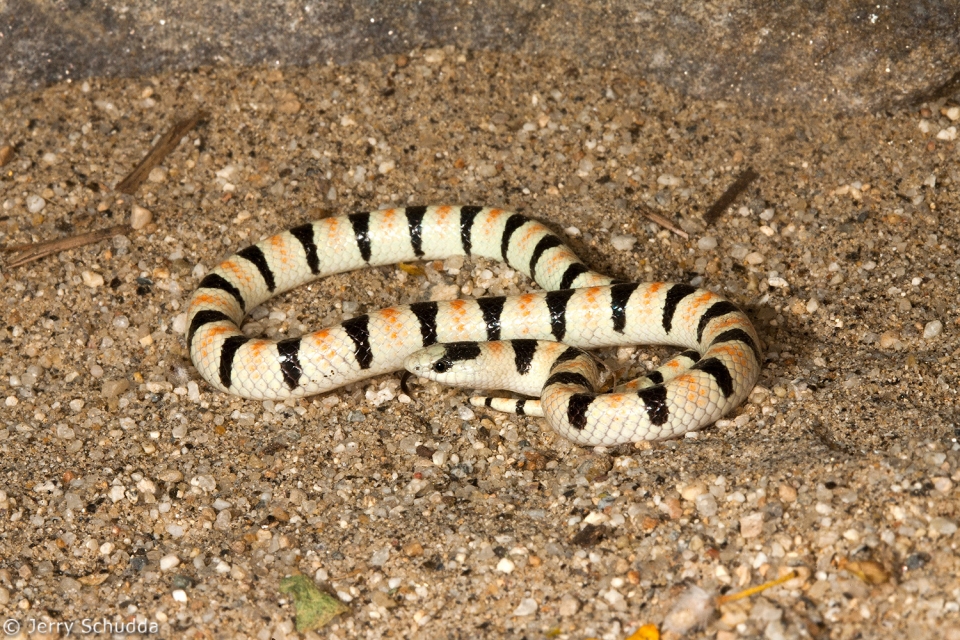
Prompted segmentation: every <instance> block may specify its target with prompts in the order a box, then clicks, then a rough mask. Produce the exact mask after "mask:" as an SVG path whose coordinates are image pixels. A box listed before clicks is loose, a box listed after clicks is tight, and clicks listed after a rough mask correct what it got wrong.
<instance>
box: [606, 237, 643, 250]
mask: <svg viewBox="0 0 960 640" xmlns="http://www.w3.org/2000/svg"><path fill="white" fill-rule="evenodd" d="M636 243H637V239H636V237H634V236H626V235H613V236H610V244H611V245H613V248H614V249H616V250H617V251H630V249H633V245H635V244H636Z"/></svg>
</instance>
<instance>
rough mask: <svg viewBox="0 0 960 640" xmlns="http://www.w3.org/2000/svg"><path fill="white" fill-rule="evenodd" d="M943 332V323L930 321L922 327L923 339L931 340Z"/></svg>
mask: <svg viewBox="0 0 960 640" xmlns="http://www.w3.org/2000/svg"><path fill="white" fill-rule="evenodd" d="M942 331H943V323H942V322H940V321H939V320H931V321H930V322H928V323H927V324H926V325H925V326H924V327H923V339H924V340H932V339H933V338H936V337H937V336H938V335H940V333H941V332H942Z"/></svg>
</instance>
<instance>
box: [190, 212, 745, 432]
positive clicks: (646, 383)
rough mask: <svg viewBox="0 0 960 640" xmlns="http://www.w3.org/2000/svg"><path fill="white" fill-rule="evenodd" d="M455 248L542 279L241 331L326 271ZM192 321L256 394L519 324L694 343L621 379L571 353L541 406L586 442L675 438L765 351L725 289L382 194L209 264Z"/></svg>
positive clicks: (739, 383)
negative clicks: (286, 327)
mask: <svg viewBox="0 0 960 640" xmlns="http://www.w3.org/2000/svg"><path fill="white" fill-rule="evenodd" d="M453 255H467V256H481V257H485V258H491V259H496V260H502V261H503V262H506V263H507V264H509V265H510V266H511V267H513V268H515V269H517V270H518V271H520V272H522V273H524V274H525V275H528V276H529V277H531V278H532V279H533V280H534V281H535V282H537V284H539V285H540V286H541V287H543V288H544V289H545V290H546V291H543V292H537V293H529V294H524V295H519V296H500V297H489V298H480V299H477V300H452V301H448V302H419V303H415V304H411V305H402V306H395V307H390V308H386V309H381V310H379V311H376V312H373V313H369V314H365V315H361V316H357V317H355V318H351V319H349V320H346V321H344V322H342V323H340V324H338V325H334V326H331V327H327V328H325V329H321V330H320V331H316V332H314V333H310V334H306V335H303V336H299V337H295V338H288V339H284V340H279V341H276V340H268V339H258V338H249V337H247V336H245V335H244V334H243V333H242V332H241V331H240V328H239V324H240V322H241V321H242V320H243V317H244V316H245V315H246V313H247V312H249V311H250V310H251V309H253V308H254V307H256V306H257V305H259V304H261V303H262V302H264V301H265V300H267V299H268V298H270V297H272V296H274V295H277V294H279V293H282V292H284V291H288V290H290V289H292V288H294V287H296V286H299V285H301V284H303V283H305V282H308V281H310V280H313V279H315V278H319V277H322V276H325V275H331V274H334V273H342V272H346V271H352V270H356V269H360V268H365V267H371V266H379V265H387V264H393V263H396V262H403V261H412V260H434V259H442V258H446V257H450V256H453ZM187 326H188V330H187V345H188V348H189V351H190V357H191V360H192V361H193V363H194V365H195V366H196V368H197V370H198V371H199V373H200V375H201V376H202V377H203V378H204V379H205V380H207V382H209V383H210V384H211V385H212V386H213V387H215V388H217V389H219V390H221V391H225V392H227V393H232V394H235V395H239V396H242V397H246V398H252V399H285V398H290V397H301V396H307V395H312V394H316V393H322V392H324V391H328V390H331V389H335V388H337V387H340V386H343V385H346V384H349V383H352V382H356V381H358V380H363V379H365V378H368V377H371V376H376V375H379V374H383V373H387V372H391V371H396V370H398V369H401V368H402V367H403V364H404V361H405V360H406V359H407V358H408V357H409V356H411V355H413V354H414V353H416V352H417V351H420V350H421V349H424V348H426V347H430V346H431V345H434V344H446V343H460V342H485V341H498V340H516V339H524V340H543V341H553V342H562V343H564V344H565V345H568V346H572V347H578V348H591V349H592V348H599V347H606V346H617V345H632V344H640V343H646V344H669V345H676V346H680V347H684V348H686V349H688V350H693V352H692V354H693V355H690V353H691V352H687V355H681V356H678V357H677V358H674V359H673V360H672V361H670V362H668V363H667V365H669V366H667V365H665V366H664V367H661V368H660V369H659V370H657V371H656V372H653V373H652V374H649V375H648V376H646V377H645V378H642V379H640V381H638V382H635V383H630V384H628V385H622V386H621V387H619V388H618V389H616V390H614V392H613V393H612V394H598V393H596V392H595V391H591V390H589V389H588V387H589V386H590V385H589V381H588V384H587V385H586V386H584V385H583V384H582V383H583V380H580V379H574V377H575V376H576V375H583V374H582V371H581V369H582V367H583V366H585V365H582V360H581V359H580V358H572V357H571V358H569V359H568V361H567V363H566V366H567V368H566V369H564V370H562V371H561V370H558V371H556V372H555V373H557V374H560V375H561V376H565V377H566V381H567V383H570V384H567V383H564V384H559V383H557V384H550V385H548V386H547V387H545V389H544V390H545V391H549V392H550V393H548V394H545V395H544V396H542V397H541V402H542V408H543V413H544V415H545V416H546V418H547V420H548V422H550V424H551V426H553V427H554V428H556V429H558V431H559V432H560V433H561V434H563V435H564V436H566V437H568V438H570V439H571V440H574V441H575V442H578V443H581V444H588V445H597V444H602V445H612V444H618V443H623V442H634V441H639V440H657V439H662V438H669V437H675V436H677V435H681V434H683V433H685V432H687V431H692V430H696V429H699V428H701V427H703V426H705V425H707V424H710V423H712V422H713V421H715V420H717V419H718V418H719V417H721V416H722V415H723V414H725V413H726V412H728V411H730V410H731V409H733V408H734V407H736V406H737V405H738V404H740V402H742V401H743V400H744V399H745V398H746V396H747V394H749V392H750V391H751V389H752V388H753V386H754V384H755V383H756V380H757V378H758V376H759V372H760V358H761V355H760V348H759V340H758V339H757V336H756V333H755V331H754V329H753V326H752V325H751V323H750V321H749V320H748V318H747V317H746V316H745V315H744V314H743V313H742V312H741V311H739V310H738V309H737V308H736V307H735V306H734V305H733V304H732V303H730V302H728V301H726V300H725V299H723V298H721V297H720V296H718V295H716V294H714V293H712V292H710V291H707V290H703V289H697V288H695V287H692V286H690V285H686V284H672V283H663V282H658V283H645V284H639V283H615V282H614V281H613V280H612V278H610V277H608V276H605V275H603V274H600V273H597V272H594V271H591V270H590V269H589V268H587V267H586V266H585V265H584V264H583V263H582V262H581V261H580V260H579V259H578V258H577V256H576V255H575V254H574V253H573V251H572V250H570V249H569V248H568V247H567V246H566V245H564V244H563V242H562V241H561V240H560V239H559V238H558V237H557V236H556V235H554V234H553V233H552V232H551V231H550V230H549V229H548V228H547V227H546V226H544V225H543V224H542V223H540V222H538V221H536V220H533V219H531V218H528V217H526V216H523V215H521V214H518V213H512V212H509V211H505V210H502V209H495V208H482V207H448V206H442V207H406V208H398V209H386V210H382V211H375V212H366V213H357V214H353V215H349V216H341V217H333V218H325V219H323V220H319V221H316V222H313V223H309V224H305V225H301V226H298V227H295V228H293V229H290V230H288V231H285V232H282V233H280V234H277V235H275V236H273V237H271V238H268V239H266V240H263V241H262V242H260V243H258V244H256V245H253V246H250V247H247V248H246V249H243V250H242V251H239V252H238V253H237V254H235V255H233V256H231V257H230V258H227V259H226V260H225V261H223V262H222V263H221V264H220V265H219V266H217V267H216V268H214V269H213V270H211V271H210V273H208V274H207V275H206V276H205V277H204V278H203V280H202V281H201V282H200V285H199V287H198V289H197V290H196V291H195V292H194V294H193V296H192V298H191V300H190V303H189V306H188V310H187ZM694 356H696V357H694ZM515 362H516V363H517V366H520V360H519V359H516V358H515ZM563 364H564V363H561V365H563ZM518 375H519V371H518ZM658 376H659V377H660V379H658ZM554 382H557V381H554ZM505 386H509V385H505ZM561 391H562V392H563V393H561ZM567 392H569V393H567Z"/></svg>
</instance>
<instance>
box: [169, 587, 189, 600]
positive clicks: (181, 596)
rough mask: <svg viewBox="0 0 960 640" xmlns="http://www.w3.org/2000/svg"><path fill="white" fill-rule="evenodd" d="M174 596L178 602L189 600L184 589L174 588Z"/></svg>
mask: <svg viewBox="0 0 960 640" xmlns="http://www.w3.org/2000/svg"><path fill="white" fill-rule="evenodd" d="M170 595H172V596H173V599H174V600H176V601H177V602H186V601H187V592H186V591H184V590H183V589H174V590H173V592H172V593H171V594H170Z"/></svg>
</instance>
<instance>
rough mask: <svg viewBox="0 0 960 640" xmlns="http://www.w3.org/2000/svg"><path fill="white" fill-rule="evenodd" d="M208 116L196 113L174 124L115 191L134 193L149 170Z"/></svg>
mask: <svg viewBox="0 0 960 640" xmlns="http://www.w3.org/2000/svg"><path fill="white" fill-rule="evenodd" d="M208 115H209V114H208V113H207V112H206V111H203V110H201V111H197V112H196V113H195V114H193V115H192V116H190V117H189V118H187V119H186V120H181V121H180V122H177V123H176V124H174V125H173V126H172V127H171V128H170V130H169V131H167V132H166V133H165V134H163V136H162V137H161V138H160V140H158V141H157V144H155V145H153V148H152V149H150V151H149V153H147V155H146V156H144V158H143V160H141V161H140V164H138V165H137V166H136V168H135V169H134V170H133V171H131V172H130V173H129V174H128V175H127V177H126V178H124V179H123V180H122V181H121V182H120V184H118V185H117V186H116V190H117V191H119V192H120V193H126V194H127V195H133V194H134V193H136V191H137V189H139V188H140V185H141V184H143V181H144V180H146V179H147V176H148V175H149V174H150V170H151V169H153V168H154V167H155V166H157V165H158V164H160V163H161V162H163V159H164V158H166V157H167V155H169V153H170V152H171V151H173V150H174V149H176V148H177V145H178V144H180V139H181V138H183V136H185V135H187V133H188V132H189V131H190V130H191V129H193V128H194V127H196V126H197V123H199V122H200V121H201V120H203V119H204V118H206V117H207V116H208Z"/></svg>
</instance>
